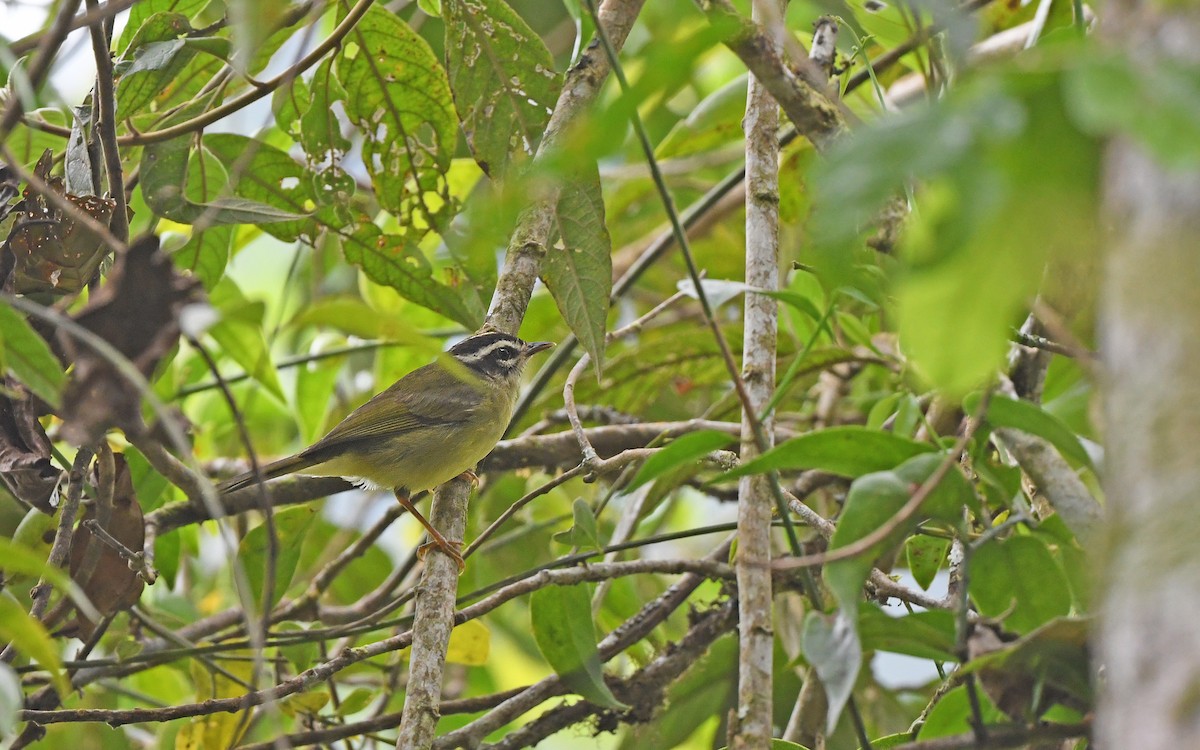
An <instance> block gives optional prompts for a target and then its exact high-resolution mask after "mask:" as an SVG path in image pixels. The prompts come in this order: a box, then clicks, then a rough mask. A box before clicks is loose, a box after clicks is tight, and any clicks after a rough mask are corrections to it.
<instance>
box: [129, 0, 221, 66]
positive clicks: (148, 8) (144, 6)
mask: <svg viewBox="0 0 1200 750" xmlns="http://www.w3.org/2000/svg"><path fill="white" fill-rule="evenodd" d="M208 2H209V0H142V2H137V3H134V4H133V7H132V8H130V9H129V17H128V18H127V19H126V22H125V28H124V30H123V31H122V32H121V36H120V38H119V39H118V40H117V45H116V46H117V50H118V51H119V52H120V53H121V54H122V55H123V54H125V52H126V48H127V47H128V46H129V43H130V42H132V41H133V39H134V37H136V36H137V35H138V33H139V32H140V33H142V34H143V35H145V34H146V33H147V32H145V31H142V27H143V26H144V25H146V23H147V21H148V20H149V19H150V18H152V17H153V16H155V15H157V14H159V13H177V14H179V15H181V16H184V17H185V18H188V17H191V16H194V15H195V14H196V13H198V12H200V10H201V9H203V8H204V6H205V5H208Z"/></svg>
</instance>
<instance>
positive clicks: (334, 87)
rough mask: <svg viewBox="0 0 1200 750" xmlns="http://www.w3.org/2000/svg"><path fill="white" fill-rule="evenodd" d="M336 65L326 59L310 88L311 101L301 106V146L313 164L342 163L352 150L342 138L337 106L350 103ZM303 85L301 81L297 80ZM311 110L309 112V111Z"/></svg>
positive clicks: (343, 137) (319, 67) (318, 68)
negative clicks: (334, 67)
mask: <svg viewBox="0 0 1200 750" xmlns="http://www.w3.org/2000/svg"><path fill="white" fill-rule="evenodd" d="M332 66H333V62H332V60H330V59H326V60H325V61H323V62H322V63H321V64H320V65H318V66H317V70H316V73H314V74H313V78H312V83H311V84H309V86H308V87H307V91H308V93H309V98H308V100H307V101H304V102H300V103H299V106H300V107H301V109H300V111H301V112H302V113H303V114H302V115H301V116H300V145H301V146H302V147H303V148H304V153H306V154H308V157H309V159H310V160H311V161H312V162H313V163H318V164H319V163H321V162H323V161H326V160H329V161H331V162H332V163H334V164H337V163H338V162H340V161H341V159H342V157H344V156H345V155H346V152H348V151H349V150H350V148H351V143H350V141H349V140H347V139H346V137H345V136H343V135H342V124H341V122H340V121H339V120H338V117H337V111H336V110H335V109H334V107H333V104H334V102H338V101H345V100H346V90H345V89H344V88H342V84H341V82H340V81H338V79H337V78H335V77H334V76H333V74H332ZM297 81H299V79H297ZM305 107H307V109H305Z"/></svg>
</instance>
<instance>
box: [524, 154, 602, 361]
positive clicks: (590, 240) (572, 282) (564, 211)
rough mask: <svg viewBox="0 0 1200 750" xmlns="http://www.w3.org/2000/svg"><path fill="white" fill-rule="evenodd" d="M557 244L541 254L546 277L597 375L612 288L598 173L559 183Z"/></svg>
mask: <svg viewBox="0 0 1200 750" xmlns="http://www.w3.org/2000/svg"><path fill="white" fill-rule="evenodd" d="M558 226H559V231H560V232H561V235H562V245H563V246H562V247H561V248H559V247H552V248H548V249H547V251H546V256H545V258H543V259H542V269H541V272H542V280H543V281H545V282H546V287H547V288H549V290H550V294H552V295H554V301H555V302H556V303H558V309H559V311H560V312H561V313H562V316H563V320H565V321H566V322H567V325H569V326H570V327H571V331H572V333H574V334H575V337H576V338H578V339H579V343H581V344H583V348H584V349H586V350H587V353H588V354H590V355H592V362H593V364H594V365H595V367H596V376H597V378H599V375H600V372H601V370H602V369H603V367H604V331H605V327H606V323H605V321H606V318H607V316H608V298H609V295H610V294H611V292H612V238H611V237H609V234H608V227H607V225H606V224H605V222H604V198H603V196H602V195H601V194H600V176H599V173H598V172H596V170H595V167H594V166H593V167H592V168H591V170H590V173H589V174H586V175H583V176H581V177H579V178H578V179H572V180H569V181H568V182H567V184H566V185H564V186H563V190H562V194H561V195H560V196H559V200H558Z"/></svg>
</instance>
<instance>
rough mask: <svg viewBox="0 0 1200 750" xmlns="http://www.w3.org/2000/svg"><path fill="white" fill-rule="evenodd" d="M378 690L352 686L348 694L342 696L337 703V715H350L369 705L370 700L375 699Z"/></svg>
mask: <svg viewBox="0 0 1200 750" xmlns="http://www.w3.org/2000/svg"><path fill="white" fill-rule="evenodd" d="M377 695H378V692H377V691H375V690H370V689H368V688H364V687H360V688H354V689H353V690H351V691H350V694H349V695H347V696H346V697H344V698H342V700H341V703H339V704H338V708H337V713H338V716H351V715H353V714H356V713H358V712H359V711H361V710H363V709H364V708H366V707H367V706H369V705H371V701H373V700H375V697H376V696H377Z"/></svg>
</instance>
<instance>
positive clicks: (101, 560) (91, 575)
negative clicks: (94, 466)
mask: <svg viewBox="0 0 1200 750" xmlns="http://www.w3.org/2000/svg"><path fill="white" fill-rule="evenodd" d="M113 458H114V459H115V465H116V473H115V476H114V478H113V492H112V504H111V506H110V507H107V508H104V507H101V506H102V504H103V503H104V502H105V499H104V498H103V497H102V498H99V499H98V500H97V502H96V503H94V504H92V505H91V506H90V507H88V508H87V510H86V512H85V517H84V519H83V520H84V521H86V520H87V519H88V518H95V519H96V520H97V522H98V523H99V524H100V527H101V528H102V529H104V530H105V531H107V532H108V533H109V535H110V536H112V537H113V538H114V539H116V540H117V541H118V542H120V543H121V544H122V545H124V546H125V548H126V549H128V550H129V551H130V552H134V553H137V552H141V551H142V549H143V547H144V546H145V543H146V525H145V522H144V520H143V518H142V508H141V506H140V505H139V504H138V501H137V496H136V495H135V494H134V491H133V479H132V478H131V476H130V474H129V466H128V465H127V464H126V463H125V457H124V456H122V455H120V454H117V455H115V456H113ZM97 484H101V482H100V481H97ZM70 573H71V579H72V580H74V581H75V583H77V584H79V587H80V588H81V589H83V593H85V594H86V595H87V597H88V599H89V600H90V601H91V602H92V605H93V606H95V608H96V611H97V612H98V613H99V614H100V615H101V616H104V617H107V616H108V615H111V614H115V613H116V612H120V611H122V610H125V609H129V608H130V607H132V606H133V605H134V604H136V603H137V600H138V598H139V597H140V596H141V595H142V589H143V588H144V587H145V584H144V582H143V581H142V579H141V577H140V576H138V574H137V572H135V571H134V570H131V569H130V567H129V563H128V562H127V561H126V560H125V558H123V557H122V556H121V553H120V552H118V551H117V549H116V548H114V547H113V546H112V545H111V544H109V543H107V542H105V541H102V540H100V539H97V538H96V537H95V535H94V534H92V531H91V529H89V528H88V527H87V526H86V525H84V523H82V522H81V523H80V525H79V526H77V527H76V528H75V532H74V534H73V536H72V540H71V558H70ZM72 611H73V612H74V617H73V618H72V619H71V620H69V621H67V622H65V623H64V624H63V626H62V627H61V628H59V629H58V631H57V634H58V635H64V636H71V637H75V638H81V639H83V640H87V639H88V638H90V637H91V635H92V632H93V631H94V630H95V628H96V624H97V623H96V622H93V621H92V620H91V619H89V618H88V617H87V616H85V615H84V614H83V613H82V612H79V611H78V610H76V609H75V607H74V605H73V604H71V602H70V600H64V601H63V602H62V604H60V605H59V607H58V608H56V610H55V611H54V612H52V613H51V617H53V618H54V619H55V620H57V619H58V618H59V617H61V616H65V615H66V614H68V613H70V612H72ZM47 619H48V620H49V619H50V618H47Z"/></svg>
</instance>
